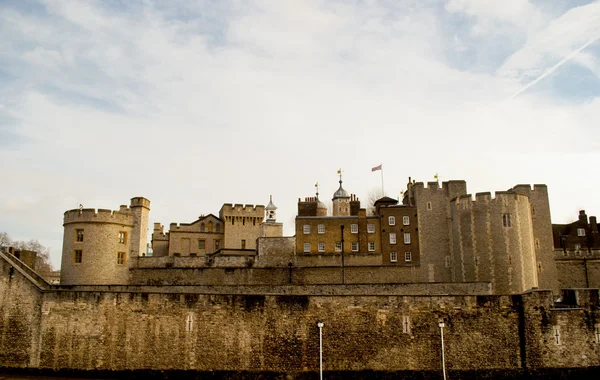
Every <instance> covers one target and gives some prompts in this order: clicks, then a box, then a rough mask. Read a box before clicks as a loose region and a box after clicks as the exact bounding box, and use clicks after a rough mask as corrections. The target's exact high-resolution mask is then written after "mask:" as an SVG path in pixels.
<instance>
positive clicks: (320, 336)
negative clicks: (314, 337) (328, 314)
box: [317, 322, 323, 380]
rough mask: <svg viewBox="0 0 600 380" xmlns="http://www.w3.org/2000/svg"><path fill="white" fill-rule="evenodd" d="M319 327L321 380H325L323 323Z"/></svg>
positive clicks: (318, 324)
mask: <svg viewBox="0 0 600 380" xmlns="http://www.w3.org/2000/svg"><path fill="white" fill-rule="evenodd" d="M317 327H319V379H321V380H323V322H319V323H317Z"/></svg>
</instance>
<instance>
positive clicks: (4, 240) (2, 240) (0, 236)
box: [0, 232, 12, 247]
mask: <svg viewBox="0 0 600 380" xmlns="http://www.w3.org/2000/svg"><path fill="white" fill-rule="evenodd" d="M11 243H12V240H10V236H8V234H7V233H6V232H0V247H9V246H10V244H11Z"/></svg>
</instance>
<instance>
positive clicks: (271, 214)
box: [265, 195, 277, 222]
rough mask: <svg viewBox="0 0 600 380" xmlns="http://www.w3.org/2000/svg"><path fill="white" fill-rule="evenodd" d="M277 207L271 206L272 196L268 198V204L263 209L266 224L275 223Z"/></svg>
mask: <svg viewBox="0 0 600 380" xmlns="http://www.w3.org/2000/svg"><path fill="white" fill-rule="evenodd" d="M276 211H277V206H275V205H274V204H273V196H272V195H270V196H269V204H268V205H267V207H265V212H266V215H265V220H266V222H275V221H276V220H277V213H276Z"/></svg>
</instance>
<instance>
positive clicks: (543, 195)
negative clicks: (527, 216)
mask: <svg viewBox="0 0 600 380" xmlns="http://www.w3.org/2000/svg"><path fill="white" fill-rule="evenodd" d="M511 191H514V192H516V193H519V194H524V195H527V196H528V197H529V202H531V220H532V223H533V234H534V239H535V240H534V247H535V254H536V265H537V268H538V282H539V287H540V289H552V290H553V291H554V292H558V289H559V288H560V287H559V285H558V283H557V281H556V279H557V275H558V272H557V270H556V265H555V264H554V253H553V249H554V243H553V240H552V222H551V219H550V201H549V198H548V187H547V186H546V185H540V184H537V185H534V186H533V190H532V188H531V186H530V185H517V186H515V187H513V188H512V189H511Z"/></svg>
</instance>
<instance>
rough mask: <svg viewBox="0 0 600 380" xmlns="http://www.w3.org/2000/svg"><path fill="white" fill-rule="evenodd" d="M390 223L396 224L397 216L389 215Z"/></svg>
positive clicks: (391, 224)
mask: <svg viewBox="0 0 600 380" xmlns="http://www.w3.org/2000/svg"><path fill="white" fill-rule="evenodd" d="M388 224H389V225H390V226H395V225H396V217H395V216H390V217H388Z"/></svg>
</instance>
